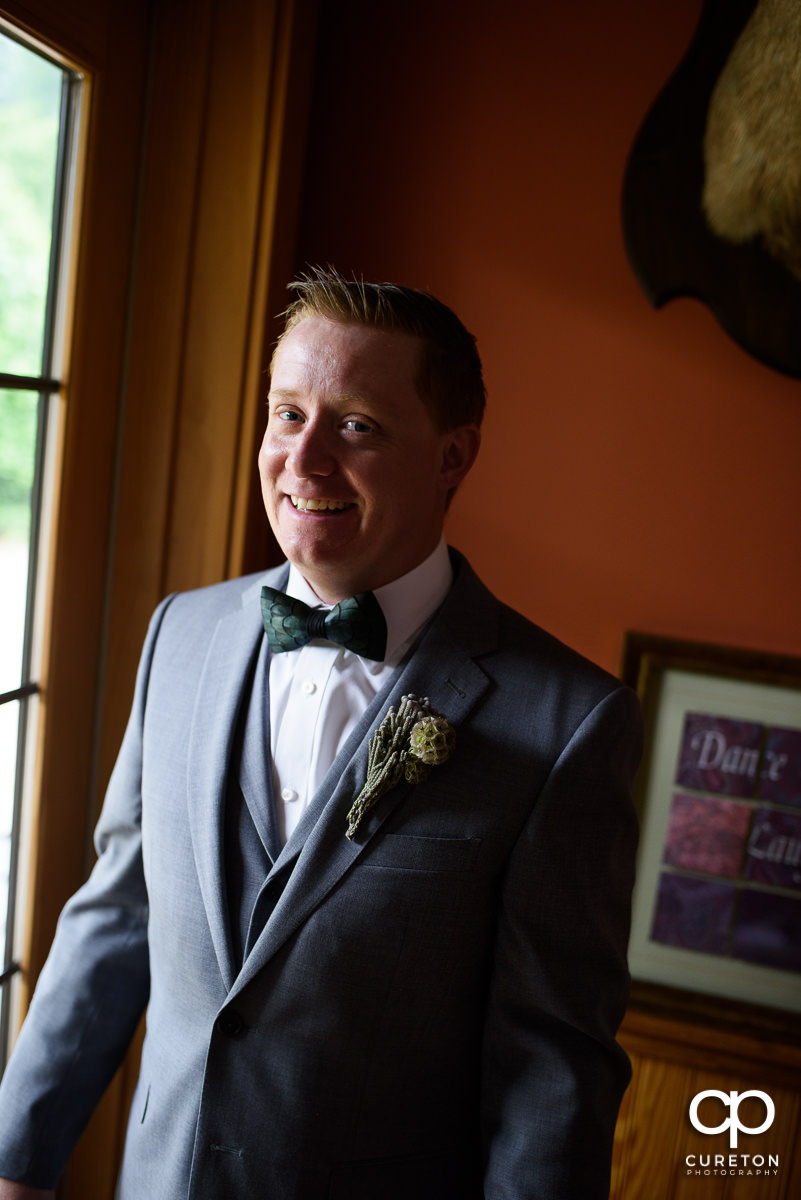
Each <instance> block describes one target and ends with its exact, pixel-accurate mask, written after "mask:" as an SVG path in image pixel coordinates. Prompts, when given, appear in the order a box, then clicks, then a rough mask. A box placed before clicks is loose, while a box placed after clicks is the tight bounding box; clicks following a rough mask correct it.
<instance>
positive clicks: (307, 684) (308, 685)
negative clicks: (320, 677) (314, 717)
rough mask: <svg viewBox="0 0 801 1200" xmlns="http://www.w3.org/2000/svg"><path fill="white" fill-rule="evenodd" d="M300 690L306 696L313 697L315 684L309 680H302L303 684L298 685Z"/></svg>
mask: <svg viewBox="0 0 801 1200" xmlns="http://www.w3.org/2000/svg"><path fill="white" fill-rule="evenodd" d="M300 690H301V691H302V692H305V694H306V695H307V696H313V695H314V693H315V692H316V691H317V684H316V683H314V682H313V681H312V680H311V679H304V680H303V683H302V684H301V685H300Z"/></svg>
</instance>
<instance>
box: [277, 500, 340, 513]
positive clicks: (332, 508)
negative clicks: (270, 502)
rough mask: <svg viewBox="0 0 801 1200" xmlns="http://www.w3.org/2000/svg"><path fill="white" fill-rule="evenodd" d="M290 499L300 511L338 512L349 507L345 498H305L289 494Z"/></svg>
mask: <svg viewBox="0 0 801 1200" xmlns="http://www.w3.org/2000/svg"><path fill="white" fill-rule="evenodd" d="M290 500H291V501H292V503H293V505H294V507H295V508H297V509H300V511H301V512H340V511H341V510H342V509H343V508H349V507H350V506H349V505H348V504H347V502H346V501H345V500H314V499H311V500H307V499H306V498H305V497H304V496H290Z"/></svg>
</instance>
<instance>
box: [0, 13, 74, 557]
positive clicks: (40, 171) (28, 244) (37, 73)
mask: <svg viewBox="0 0 801 1200" xmlns="http://www.w3.org/2000/svg"><path fill="white" fill-rule="evenodd" d="M61 80H62V72H61V70H60V69H59V68H58V67H57V66H54V65H53V64H52V63H49V62H47V61H46V60H45V59H43V58H40V57H39V56H38V55H36V54H34V53H33V52H32V51H30V50H28V49H26V48H25V47H23V46H20V45H18V44H17V43H16V42H14V41H12V40H11V39H10V38H7V37H4V36H3V35H1V34H0V373H3V374H14V375H34V376H36V375H39V374H41V373H42V370H43V363H42V347H43V339H44V323H45V308H46V300H47V286H48V275H49V263H50V242H51V235H52V222H53V189H54V180H55V170H56V157H57V146H58V128H59V116H60V106H61ZM36 412H37V396H36V393H35V392H31V393H24V392H19V391H5V390H4V391H0V538H13V539H15V540H20V539H25V538H27V534H28V527H29V518H30V511H29V510H30V495H31V488H32V484H33V473H34V466H35V463H34V458H35V446H36Z"/></svg>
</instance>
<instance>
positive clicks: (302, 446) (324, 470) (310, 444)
mask: <svg viewBox="0 0 801 1200" xmlns="http://www.w3.org/2000/svg"><path fill="white" fill-rule="evenodd" d="M287 466H288V467H289V468H290V470H291V471H293V472H294V474H295V475H297V476H309V475H330V474H331V473H332V471H333V470H334V468H335V466H336V455H335V452H334V444H333V437H332V434H331V432H330V430H327V429H326V428H325V426H324V425H323V424H322V423H320V422H317V421H309V422H308V423H307V424H306V425H304V427H303V429H302V430H300V431H299V432H298V433H296V434H295V436H294V437H293V439H292V446H291V449H290V451H289V454H288V455H287Z"/></svg>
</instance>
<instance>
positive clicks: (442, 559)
mask: <svg viewBox="0 0 801 1200" xmlns="http://www.w3.org/2000/svg"><path fill="white" fill-rule="evenodd" d="M452 583H453V569H452V567H451V560H450V556H449V554H448V547H447V544H446V542H445V538H444V536H443V537H442V538H440V540H439V543H438V544H437V546H436V548H435V549H434V550H433V551H432V552H431V554H429V556H428V558H424V559H423V561H422V562H421V563H418V565H417V566H416V567H412V569H411V571H407V572H406V574H405V575H401V576H400V578H399V579H393V581H392V583H387V584H384V586H383V587H380V588H376V589H375V593H374V594H375V598H376V600H377V601H378V603H379V604H380V605H381V609H382V611H383V613H384V617H385V618H386V622H387V652H386V657H385V659H384V662H385V663H390V664H393V665H394V664H396V663H399V662H400V660H401V659H402V658H403V655H404V654H405V653H406V651H407V650H408V649H409V646H410V645H411V644H412V642H413V641H414V639H415V638H416V637H417V635H418V634H419V633H420V631H421V629H422V628H423V626H424V625H425V624H426V622H427V621H428V620H429V619H430V618H431V617H432V616H433V615H434V613H435V612H436V610H437V609H438V608H439V606H440V604H441V603H442V601H443V600H444V599H445V597H446V596H447V594H448V592H449V591H450V588H451V584H452ZM286 593H287V595H288V596H292V597H293V598H294V599H295V600H302V601H303V603H304V604H308V605H309V606H310V607H311V608H315V607H317V606H319V605H320V603H321V601H320V597H319V596H318V595H317V593H316V592H315V591H314V589H313V588H312V587H310V585H309V584H308V583H307V582H306V580H305V579H304V578H303V576H302V575H301V573H300V571H299V570H298V569H297V567H295V566H290V568H289V579H288V580H287V585H286ZM363 661H364V662H365V663H368V662H369V660H367V659H364V660H363ZM371 665H374V666H375V669H376V670H379V669H380V668H381V666H382V665H383V664H382V663H375V664H371Z"/></svg>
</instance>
